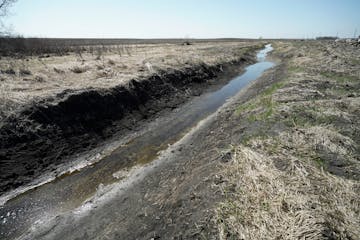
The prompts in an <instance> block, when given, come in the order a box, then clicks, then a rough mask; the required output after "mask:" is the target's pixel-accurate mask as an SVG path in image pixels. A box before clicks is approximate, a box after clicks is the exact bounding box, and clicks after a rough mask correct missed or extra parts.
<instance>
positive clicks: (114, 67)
mask: <svg viewBox="0 0 360 240" xmlns="http://www.w3.org/2000/svg"><path fill="white" fill-rule="evenodd" d="M19 41H22V40H21V39H20V40H19ZM29 41H30V40H29ZM49 41H50V40H49ZM64 41H65V40H64ZM74 41H75V40H74ZM40 43H41V41H40V42H39V44H40ZM75 43H77V42H76V41H75ZM85 43H86V42H84V44H85ZM259 44H261V43H259V42H241V41H239V42H221V43H220V42H202V43H194V44H192V45H189V46H184V45H181V44H170V43H169V44H132V45H122V46H121V45H120V46H119V45H90V46H86V45H85V46H77V45H76V47H74V48H73V49H71V51H69V52H67V53H66V54H56V53H51V52H50V53H49V54H41V55H33V56H30V55H24V56H22V57H14V56H7V57H6V56H5V57H2V58H1V59H0V71H1V85H0V88H2V89H3V90H2V91H5V89H6V91H7V94H6V95H3V96H2V98H3V99H4V98H6V102H12V106H13V107H12V108H8V107H6V106H7V105H6V106H5V104H3V103H4V101H2V102H1V104H0V108H1V112H2V113H3V115H2V117H7V116H9V114H11V113H12V112H13V111H14V110H16V109H20V108H21V107H22V105H23V103H24V102H31V101H34V100H36V99H43V98H46V97H50V96H54V95H56V94H58V93H61V92H62V91H64V90H69V89H71V90H81V89H86V88H89V87H92V88H111V87H114V86H118V85H124V84H126V83H127V82H128V81H129V80H131V79H141V78H146V77H148V76H150V75H152V74H158V73H160V72H166V71H169V70H184V69H186V68H191V67H195V66H199V65H201V64H205V65H209V66H213V65H216V64H221V63H223V64H228V63H231V62H232V61H236V60H239V58H241V57H243V56H244V54H246V53H247V52H252V51H253V50H252V49H253V48H254V47H256V46H257V47H258V46H259ZM45 46H46V45H45ZM23 79H26V80H23ZM75 80H76V81H75ZM19 99H22V100H21V101H19Z"/></svg>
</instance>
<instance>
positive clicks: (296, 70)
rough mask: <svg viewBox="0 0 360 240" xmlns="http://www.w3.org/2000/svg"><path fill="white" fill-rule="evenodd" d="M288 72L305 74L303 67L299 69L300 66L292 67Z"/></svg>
mask: <svg viewBox="0 0 360 240" xmlns="http://www.w3.org/2000/svg"><path fill="white" fill-rule="evenodd" d="M288 71H289V72H304V71H305V69H304V68H303V67H299V66H290V67H288Z"/></svg>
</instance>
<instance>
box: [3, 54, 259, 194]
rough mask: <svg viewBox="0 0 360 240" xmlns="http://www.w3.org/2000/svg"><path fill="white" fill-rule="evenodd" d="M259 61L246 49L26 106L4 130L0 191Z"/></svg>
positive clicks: (27, 181) (56, 164) (21, 183)
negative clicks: (217, 60)
mask: <svg viewBox="0 0 360 240" xmlns="http://www.w3.org/2000/svg"><path fill="white" fill-rule="evenodd" d="M254 53H255V51H254ZM254 61H255V60H254V55H252V54H245V55H243V57H241V58H239V59H237V60H236V61H231V62H227V63H225V64H218V65H212V66H210V65H205V64H200V65H197V66H196V67H192V68H190V67H189V68H184V69H182V70H169V71H166V72H159V73H158V74H156V75H152V76H150V77H149V78H147V79H142V80H135V79H134V80H131V81H130V82H129V83H128V84H127V85H126V86H123V85H122V86H116V87H114V88H111V89H106V90H104V89H103V90H99V89H91V88H90V89H86V90H81V91H75V90H71V91H69V90H68V91H64V92H62V93H61V94H58V95H56V96H55V97H52V98H47V99H44V100H42V101H40V102H37V103H34V104H32V105H30V106H28V107H26V108H24V109H23V110H22V111H21V112H20V113H18V114H16V115H13V116H12V117H10V118H8V119H7V120H6V121H5V122H3V124H2V126H1V129H0V137H1V142H0V159H1V161H0V171H1V172H0V192H1V193H4V192H6V191H9V190H11V189H13V188H16V187H19V186H22V185H24V184H27V183H29V182H31V181H32V180H34V179H35V178H37V177H39V176H40V175H41V174H42V173H44V172H46V171H51V170H54V169H56V167H57V166H58V165H59V164H61V163H64V162H66V161H68V159H69V157H70V156H72V155H74V154H77V153H81V152H84V151H87V150H89V149H92V148H94V147H96V146H98V145H99V143H101V141H103V140H104V139H107V138H109V137H111V136H113V135H114V133H122V132H124V131H129V130H131V129H134V128H136V127H137V126H139V124H141V121H146V120H147V119H151V118H153V117H154V116H156V114H157V113H159V112H160V111H166V109H172V108H175V107H176V106H178V105H179V104H181V103H183V102H184V101H186V99H187V98H189V97H191V96H193V95H199V94H201V93H202V92H203V91H205V90H206V88H207V87H208V86H209V85H213V84H219V82H218V81H217V79H218V78H216V77H218V76H220V75H222V76H225V75H232V74H234V73H235V72H239V66H245V65H246V64H249V63H252V62H254Z"/></svg>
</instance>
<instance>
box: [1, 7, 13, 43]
mask: <svg viewBox="0 0 360 240" xmlns="http://www.w3.org/2000/svg"><path fill="white" fill-rule="evenodd" d="M16 1H17V0H0V36H2V35H7V34H8V33H9V32H8V31H7V28H6V26H5V24H4V21H3V19H4V17H5V16H7V15H8V13H9V8H10V7H11V5H13V4H14V3H15V2H16Z"/></svg>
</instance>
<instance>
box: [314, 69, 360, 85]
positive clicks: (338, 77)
mask: <svg viewBox="0 0 360 240" xmlns="http://www.w3.org/2000/svg"><path fill="white" fill-rule="evenodd" d="M320 74H321V75H322V76H324V77H326V78H330V79H333V80H335V81H337V82H339V83H346V82H354V81H359V78H358V77H355V76H351V75H344V74H343V73H336V72H321V73H320Z"/></svg>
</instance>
